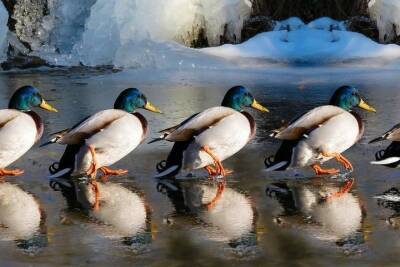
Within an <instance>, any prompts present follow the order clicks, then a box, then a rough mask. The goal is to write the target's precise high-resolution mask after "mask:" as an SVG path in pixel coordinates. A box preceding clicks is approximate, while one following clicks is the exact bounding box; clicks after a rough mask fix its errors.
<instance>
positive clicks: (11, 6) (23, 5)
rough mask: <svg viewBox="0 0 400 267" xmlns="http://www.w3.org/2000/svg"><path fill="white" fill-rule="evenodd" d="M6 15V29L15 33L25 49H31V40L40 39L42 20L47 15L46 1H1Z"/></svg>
mask: <svg viewBox="0 0 400 267" xmlns="http://www.w3.org/2000/svg"><path fill="white" fill-rule="evenodd" d="M3 4H4V6H5V7H6V9H7V11H8V14H10V16H9V19H8V27H9V29H10V31H12V32H15V33H16V35H17V36H18V39H19V40H20V41H21V43H23V44H24V45H25V46H26V48H28V49H31V40H32V39H40V38H38V36H39V35H40V25H41V22H42V18H43V17H44V16H45V15H47V14H48V8H47V0H3Z"/></svg>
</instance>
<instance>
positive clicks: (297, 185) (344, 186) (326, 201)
mask: <svg viewBox="0 0 400 267" xmlns="http://www.w3.org/2000/svg"><path fill="white" fill-rule="evenodd" d="M353 182H354V178H350V179H347V180H345V181H341V182H332V181H326V180H323V179H318V180H317V178H313V179H312V180H309V181H297V182H281V183H273V184H271V185H269V186H267V189H266V193H267V196H268V197H270V198H275V199H276V200H277V201H278V202H279V204H280V206H281V207H282V208H283V212H282V213H281V214H279V215H278V216H276V217H275V219H274V222H275V223H276V224H278V225H280V226H291V227H301V228H302V229H304V230H306V231H305V232H306V233H307V234H309V235H311V236H312V237H313V238H317V239H319V240H323V241H330V242H336V244H337V245H338V246H343V247H344V248H345V249H346V250H347V249H350V250H353V249H355V250H357V248H356V246H357V245H360V244H362V243H364V238H365V236H364V235H363V233H362V231H363V227H362V226H363V225H362V224H363V219H364V218H365V215H366V214H365V211H364V210H363V208H362V205H361V203H360V201H359V199H358V198H357V197H356V196H355V195H353V194H352V193H350V192H349V190H350V188H351V187H352V185H353Z"/></svg>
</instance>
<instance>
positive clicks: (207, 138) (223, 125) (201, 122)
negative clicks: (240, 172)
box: [152, 86, 268, 208]
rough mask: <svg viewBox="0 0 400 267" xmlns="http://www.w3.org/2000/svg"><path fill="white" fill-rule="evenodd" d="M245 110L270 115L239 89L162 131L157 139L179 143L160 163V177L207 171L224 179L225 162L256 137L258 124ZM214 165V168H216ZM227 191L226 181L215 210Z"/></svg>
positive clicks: (217, 196) (220, 186)
mask: <svg viewBox="0 0 400 267" xmlns="http://www.w3.org/2000/svg"><path fill="white" fill-rule="evenodd" d="M245 107H252V108H254V109H257V110H260V111H263V112H268V109H267V108H265V107H264V106H262V105H261V104H259V103H258V102H257V101H256V100H255V98H254V97H253V96H252V94H251V93H250V92H249V90H247V89H246V88H245V87H243V86H235V87H232V88H231V89H229V90H228V92H226V94H225V97H224V99H223V100H222V104H221V106H218V107H212V108H208V109H206V110H204V111H202V112H200V113H197V114H194V115H192V116H190V117H189V118H187V119H186V120H184V121H183V122H182V123H180V124H178V125H176V126H174V127H171V128H168V129H165V130H162V131H161V133H162V136H161V137H160V138H157V139H155V140H153V141H152V142H155V141H159V140H167V141H170V142H175V143H174V146H173V147H172V150H171V152H170V153H169V155H168V158H167V160H166V161H162V162H160V163H158V165H157V170H158V172H159V174H158V175H156V178H163V177H164V178H165V177H168V176H173V175H176V174H177V173H178V172H179V171H180V170H181V169H183V170H186V171H191V170H196V169H200V168H204V169H205V170H206V171H207V172H208V174H209V175H210V176H211V177H216V176H220V177H224V176H225V175H226V171H225V169H224V167H223V166H222V163H221V162H222V161H223V160H225V159H227V158H229V157H231V156H232V155H234V154H235V153H236V152H238V151H239V150H241V149H242V148H243V147H244V146H245V145H246V144H247V143H248V142H249V141H250V140H251V139H252V138H253V137H254V135H255V132H256V123H255V120H254V119H253V117H252V116H251V115H250V114H249V113H247V112H246V111H244V108H245ZM213 165H214V166H213ZM223 190H224V183H223V181H222V182H220V185H219V186H218V190H217V194H216V196H215V198H214V199H213V200H212V201H211V202H210V203H209V207H210V208H211V207H214V206H215V202H216V201H217V200H218V199H219V198H220V195H221V194H222V191H223Z"/></svg>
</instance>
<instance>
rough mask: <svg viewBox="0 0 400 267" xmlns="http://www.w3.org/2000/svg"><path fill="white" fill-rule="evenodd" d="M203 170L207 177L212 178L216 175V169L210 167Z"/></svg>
mask: <svg viewBox="0 0 400 267" xmlns="http://www.w3.org/2000/svg"><path fill="white" fill-rule="evenodd" d="M204 169H205V170H206V171H207V172H208V175H210V176H211V177H212V176H216V175H218V168H214V167H213V166H211V165H208V166H205V167H204Z"/></svg>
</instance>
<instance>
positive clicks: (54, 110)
mask: <svg viewBox="0 0 400 267" xmlns="http://www.w3.org/2000/svg"><path fill="white" fill-rule="evenodd" d="M39 106H40V107H41V108H42V109H45V110H48V111H51V112H58V110H57V109H55V108H53V107H52V106H51V105H50V104H48V103H47V102H46V101H45V100H44V99H42V103H40V105H39Z"/></svg>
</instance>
